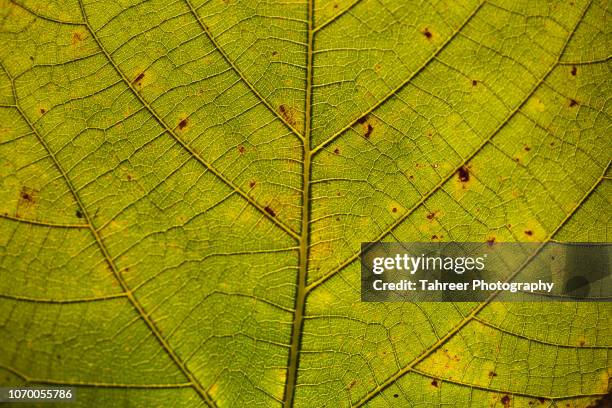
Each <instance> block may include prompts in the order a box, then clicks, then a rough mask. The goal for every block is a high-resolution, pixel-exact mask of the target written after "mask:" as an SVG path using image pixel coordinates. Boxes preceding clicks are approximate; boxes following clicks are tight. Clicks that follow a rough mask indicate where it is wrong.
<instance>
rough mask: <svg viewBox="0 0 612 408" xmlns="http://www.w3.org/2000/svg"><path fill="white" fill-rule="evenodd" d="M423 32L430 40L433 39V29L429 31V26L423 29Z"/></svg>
mask: <svg viewBox="0 0 612 408" xmlns="http://www.w3.org/2000/svg"><path fill="white" fill-rule="evenodd" d="M422 33H423V35H424V36H425V37H426V38H427V39H428V40H431V38H432V37H433V34H432V33H431V31H429V28H427V27H425V28H424V29H423V31H422Z"/></svg>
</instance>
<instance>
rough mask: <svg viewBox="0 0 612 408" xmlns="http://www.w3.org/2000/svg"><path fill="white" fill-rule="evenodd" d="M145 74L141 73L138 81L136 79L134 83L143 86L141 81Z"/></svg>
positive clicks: (137, 78)
mask: <svg viewBox="0 0 612 408" xmlns="http://www.w3.org/2000/svg"><path fill="white" fill-rule="evenodd" d="M144 76H145V74H144V72H141V73H140V74H139V75H138V76H137V77H136V79H134V81H133V82H132V83H135V84H138V85H142V83H141V81H142V79H143V78H144Z"/></svg>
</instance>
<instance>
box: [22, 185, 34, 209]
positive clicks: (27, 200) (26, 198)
mask: <svg viewBox="0 0 612 408" xmlns="http://www.w3.org/2000/svg"><path fill="white" fill-rule="evenodd" d="M19 197H20V202H21V203H23V204H25V205H33V204H36V201H38V190H35V189H33V188H30V187H25V186H24V187H23V188H22V189H21V192H20V193H19Z"/></svg>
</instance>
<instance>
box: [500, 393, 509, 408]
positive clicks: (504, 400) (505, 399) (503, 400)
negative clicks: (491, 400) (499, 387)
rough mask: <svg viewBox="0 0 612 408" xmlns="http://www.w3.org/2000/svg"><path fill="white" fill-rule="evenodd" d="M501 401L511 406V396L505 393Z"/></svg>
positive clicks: (505, 405)
mask: <svg viewBox="0 0 612 408" xmlns="http://www.w3.org/2000/svg"><path fill="white" fill-rule="evenodd" d="M501 403H502V404H503V405H504V407H509V406H510V397H509V396H508V395H504V396H503V397H502V399H501Z"/></svg>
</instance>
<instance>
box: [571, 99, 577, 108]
mask: <svg viewBox="0 0 612 408" xmlns="http://www.w3.org/2000/svg"><path fill="white" fill-rule="evenodd" d="M576 105H578V101H577V100H575V99H570V103H569V106H570V108H573V107H574V106H576Z"/></svg>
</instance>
